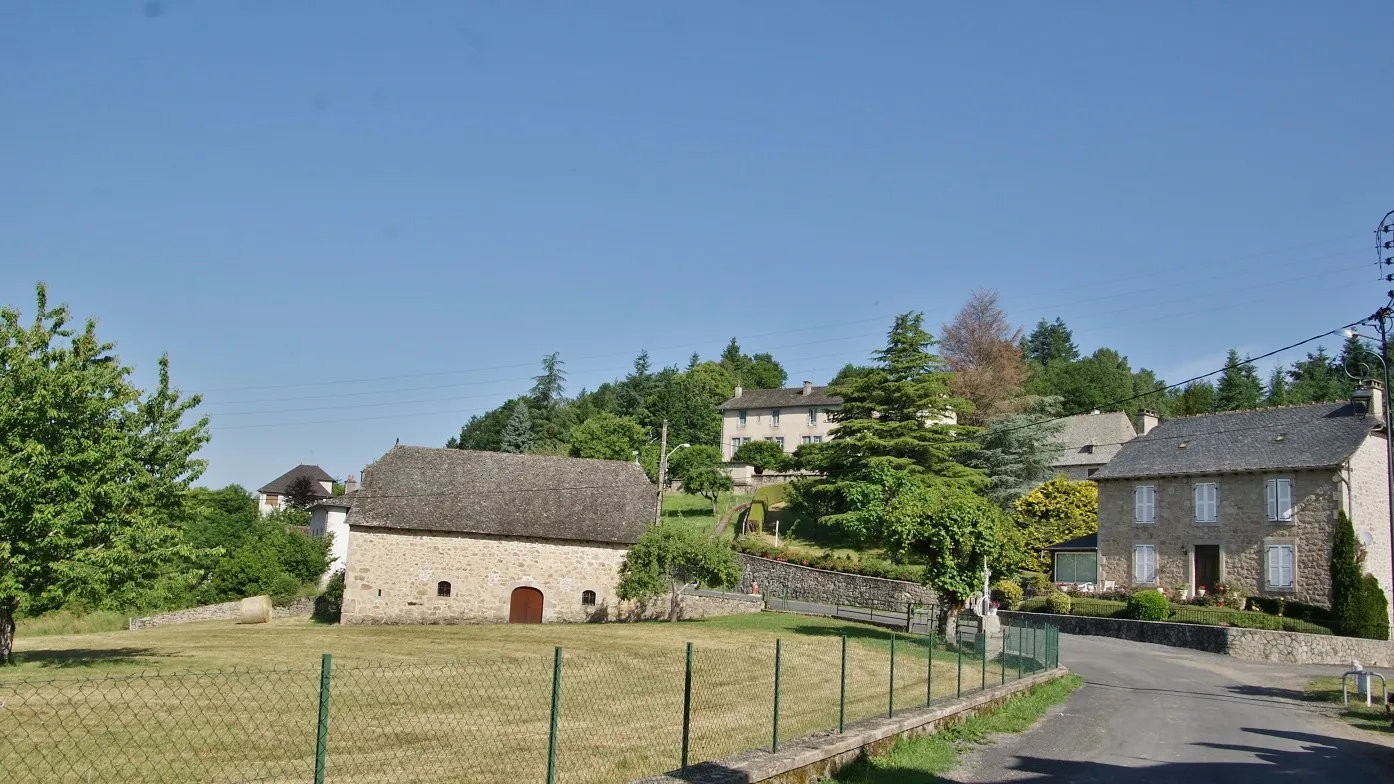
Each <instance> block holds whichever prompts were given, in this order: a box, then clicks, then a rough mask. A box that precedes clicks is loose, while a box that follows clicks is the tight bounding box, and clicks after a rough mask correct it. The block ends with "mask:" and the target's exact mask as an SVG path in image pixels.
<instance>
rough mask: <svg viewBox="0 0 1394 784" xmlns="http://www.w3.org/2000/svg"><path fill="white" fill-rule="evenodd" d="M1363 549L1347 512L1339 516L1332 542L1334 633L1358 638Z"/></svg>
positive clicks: (1332, 623)
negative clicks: (1361, 551) (1361, 549)
mask: <svg viewBox="0 0 1394 784" xmlns="http://www.w3.org/2000/svg"><path fill="white" fill-rule="evenodd" d="M1360 577H1361V569H1360V546H1359V544H1358V543H1357V542H1356V539H1355V527H1354V526H1353V525H1351V522H1350V518H1349V517H1347V516H1346V513H1345V512H1337V513H1336V531H1335V535H1334V537H1333V539H1332V542H1331V631H1333V632H1335V633H1336V634H1339V635H1343V636H1346V637H1353V636H1356V635H1355V632H1356V631H1358V630H1359V628H1360V625H1361V622H1362V618H1363V607H1362V604H1363V601H1362V596H1361V594H1362V590H1361V579H1360Z"/></svg>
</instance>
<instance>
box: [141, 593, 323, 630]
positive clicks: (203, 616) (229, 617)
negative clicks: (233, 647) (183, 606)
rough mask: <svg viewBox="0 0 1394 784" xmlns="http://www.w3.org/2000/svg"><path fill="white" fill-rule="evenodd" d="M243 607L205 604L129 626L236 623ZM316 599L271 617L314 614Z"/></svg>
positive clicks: (273, 612) (277, 610)
mask: <svg viewBox="0 0 1394 784" xmlns="http://www.w3.org/2000/svg"><path fill="white" fill-rule="evenodd" d="M241 606H242V600H240V599H239V600H237V601H235V602H223V603H221V604H205V605H203V606H202V607H190V608H189V609H187V610H175V611H174V612H167V613H160V614H159V615H152V616H150V617H148V618H132V619H131V620H130V622H129V623H128V624H127V628H128V629H130V630H131V631H135V630H137V629H149V628H153V627H155V626H172V625H174V624H177V623H195V622H197V621H235V620H237V615H238V610H239V609H240V608H241ZM314 609H315V600H314V599H304V598H302V599H296V600H295V601H293V602H291V603H290V604H289V605H287V606H285V607H273V608H272V610H271V617H273V618H293V617H296V616H304V615H309V614H310V613H312V612H314Z"/></svg>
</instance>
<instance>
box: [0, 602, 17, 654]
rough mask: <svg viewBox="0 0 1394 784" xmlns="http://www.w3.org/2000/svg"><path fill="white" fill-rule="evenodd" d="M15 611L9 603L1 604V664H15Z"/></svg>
mask: <svg viewBox="0 0 1394 784" xmlns="http://www.w3.org/2000/svg"><path fill="white" fill-rule="evenodd" d="M14 648H15V610H14V606H13V605H11V604H9V603H0V664H14V663H15V654H14Z"/></svg>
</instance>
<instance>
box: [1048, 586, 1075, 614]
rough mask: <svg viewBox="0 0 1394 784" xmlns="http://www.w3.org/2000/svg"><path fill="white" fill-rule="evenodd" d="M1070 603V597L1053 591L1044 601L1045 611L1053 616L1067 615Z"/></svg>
mask: <svg viewBox="0 0 1394 784" xmlns="http://www.w3.org/2000/svg"><path fill="white" fill-rule="evenodd" d="M1072 603H1073V602H1072V600H1071V599H1070V595H1069V594H1067V593H1065V592H1064V591H1054V592H1052V593H1050V594H1048V595H1047V596H1046V599H1045V607H1046V610H1047V611H1048V612H1051V613H1054V614H1055V615H1069V614H1070V609H1071V605H1072Z"/></svg>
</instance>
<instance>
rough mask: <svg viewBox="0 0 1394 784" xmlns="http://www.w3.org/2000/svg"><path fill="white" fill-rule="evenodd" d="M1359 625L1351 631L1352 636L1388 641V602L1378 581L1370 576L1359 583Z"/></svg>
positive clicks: (1366, 576)
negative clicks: (1352, 632)
mask: <svg viewBox="0 0 1394 784" xmlns="http://www.w3.org/2000/svg"><path fill="white" fill-rule="evenodd" d="M1359 621H1360V623H1359V625H1358V626H1357V627H1356V628H1355V629H1354V630H1353V631H1354V636H1356V637H1364V638H1365V639H1367V640H1387V639H1389V601H1388V600H1387V599H1385V598H1384V591H1383V590H1382V589H1381V588H1380V587H1379V580H1376V579H1375V576H1374V575H1372V574H1367V575H1365V576H1364V577H1363V578H1362V579H1361V581H1360V616H1359Z"/></svg>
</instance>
